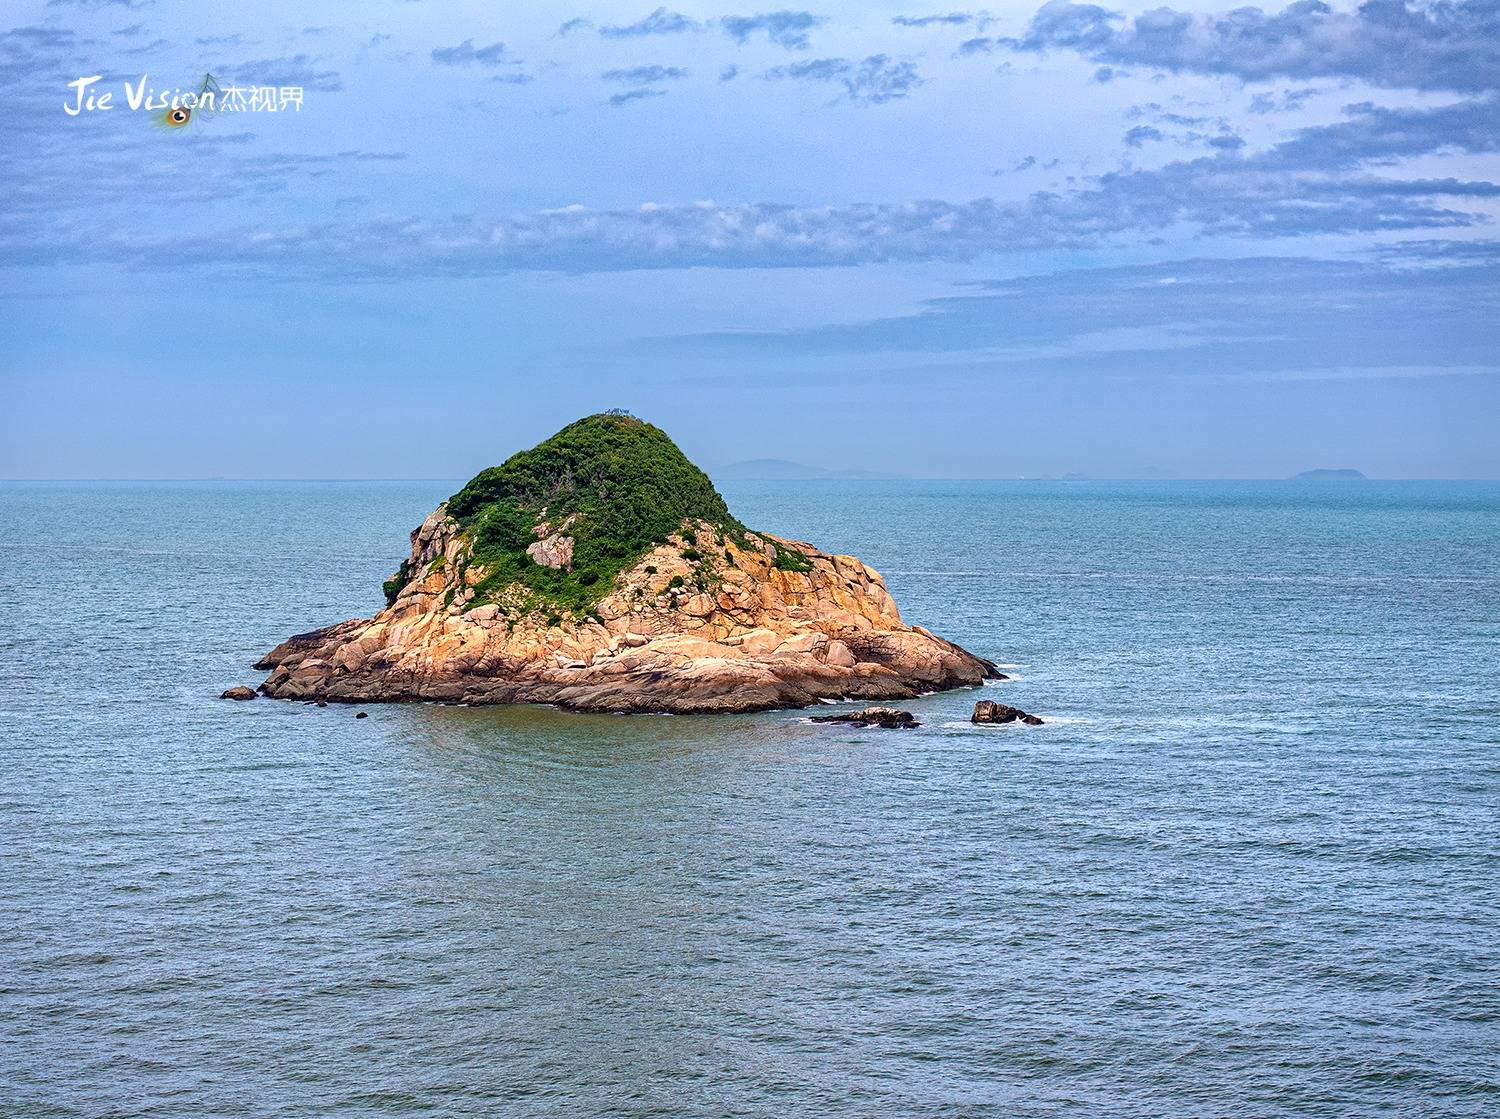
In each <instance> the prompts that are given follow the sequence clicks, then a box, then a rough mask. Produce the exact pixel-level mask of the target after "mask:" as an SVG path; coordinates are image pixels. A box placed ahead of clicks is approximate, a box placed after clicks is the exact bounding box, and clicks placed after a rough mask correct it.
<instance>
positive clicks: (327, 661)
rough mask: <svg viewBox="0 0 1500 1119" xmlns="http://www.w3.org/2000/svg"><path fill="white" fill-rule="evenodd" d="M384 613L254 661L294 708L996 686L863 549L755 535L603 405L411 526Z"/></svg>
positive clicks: (701, 700)
mask: <svg viewBox="0 0 1500 1119" xmlns="http://www.w3.org/2000/svg"><path fill="white" fill-rule="evenodd" d="M385 593H386V606H385V608H384V609H383V610H381V611H380V612H379V613H378V614H376V615H375V616H374V617H373V618H355V619H353V620H350V621H347V622H340V623H338V624H337V625H332V626H328V627H326V628H324V629H319V630H314V631H313V632H311V633H304V634H299V635H298V636H295V637H292V638H289V639H287V640H286V641H284V642H282V643H281V644H280V645H278V646H277V647H276V648H275V649H273V650H271V652H269V653H268V654H266V656H265V657H264V658H262V659H261V660H260V661H259V662H258V663H257V665H256V667H257V668H260V669H263V670H269V671H270V673H271V674H270V676H269V678H268V679H267V680H266V681H265V682H264V683H263V684H261V686H260V691H261V692H262V693H264V694H265V695H268V696H273V697H276V698H280V699H295V700H314V701H317V700H323V701H344V702H372V701H377V702H378V701H410V700H435V701H441V702H450V703H474V704H491V703H548V704H556V705H557V706H560V707H566V708H572V709H576V710H586V711H617V712H677V713H682V712H697V711H757V710H765V709H769V708H778V707H805V706H807V705H809V704H812V703H815V702H817V701H819V700H825V699H830V700H837V699H845V698H849V699H861V700H889V699H905V698H910V697H912V696H915V695H918V694H920V693H923V692H929V691H938V690H942V689H946V688H954V687H960V686H964V685H974V684H978V683H980V682H981V681H982V680H984V679H986V678H996V677H1000V676H1001V674H1000V673H999V672H998V671H997V670H996V668H995V666H994V665H993V664H992V663H990V662H989V661H987V660H984V659H983V658H981V657H977V656H975V655H973V654H972V653H969V652H967V651H966V650H964V649H961V648H959V647H958V646H957V645H955V644H953V643H952V642H950V641H945V640H943V639H942V638H941V637H938V636H937V635H935V634H933V633H929V632H928V631H927V630H925V629H923V628H922V627H920V626H909V625H907V624H906V623H905V622H903V621H902V619H901V614H900V612H899V611H898V610H897V608H896V604H895V602H894V601H893V600H892V598H891V596H890V594H889V593H888V592H887V591H886V587H885V582H884V580H882V579H881V577H880V575H879V574H877V573H876V572H874V571H872V570H871V569H870V568H868V567H866V566H865V565H864V564H863V563H861V562H860V561H859V560H857V559H855V558H854V557H853V556H836V555H826V554H824V553H823V552H820V551H818V550H817V549H816V548H814V547H812V546H811V545H809V544H804V543H800V542H797V541H792V540H783V539H781V538H780V537H776V536H771V535H769V534H767V533H763V532H756V531H753V530H751V529H749V528H746V527H745V526H744V525H742V524H741V523H740V522H739V521H737V520H736V519H735V518H734V517H733V516H732V515H731V514H730V512H729V509H728V507H727V506H726V505H725V503H724V499H723V498H722V497H720V496H719V494H718V492H717V491H716V490H715V489H714V487H713V484H712V482H710V481H709V479H708V478H707V477H706V476H705V475H704V474H703V472H702V471H700V470H699V469H698V468H697V467H695V466H694V465H693V464H692V463H691V462H689V461H688V459H687V458H686V457H685V456H684V455H683V454H682V452H681V451H680V450H678V448H677V446H676V444H674V443H673V442H672V440H671V439H670V438H668V437H667V435H666V433H665V432H663V431H661V430H660V429H659V428H656V427H654V426H652V425H651V424H648V423H645V422H644V421H642V420H639V419H636V418H635V417H633V416H630V415H627V414H621V413H608V414H601V415H596V416H589V417H587V418H585V419H582V420H579V421H577V422H576V423H573V424H570V425H569V426H568V427H566V428H564V429H563V430H562V431H560V432H558V433H557V434H556V435H554V436H553V437H552V438H550V439H548V440H546V441H545V442H543V443H541V444H539V445H538V446H536V447H534V448H532V449H531V450H529V451H523V452H521V453H519V454H516V455H513V456H512V457H511V458H510V459H508V460H507V461H506V462H505V463H503V464H502V465H500V466H496V467H491V468H490V469H488V470H485V471H483V472H481V473H480V474H478V475H477V476H476V477H474V478H473V479H472V480H471V481H470V482H469V483H468V485H466V486H464V487H463V489H461V490H459V492H458V493H456V494H454V495H453V496H452V497H451V498H449V499H448V500H447V501H446V502H444V503H443V504H441V505H439V506H438V508H437V509H436V510H434V511H433V512H432V514H431V515H430V516H428V518H427V519H426V520H425V521H423V522H422V524H421V525H420V526H419V527H418V528H417V529H416V530H415V531H414V532H412V534H411V554H410V555H409V556H408V557H407V558H406V560H405V561H403V562H402V564H401V567H400V570H399V571H397V572H396V574H395V575H394V576H392V578H391V579H390V580H389V581H387V583H386V584H385Z"/></svg>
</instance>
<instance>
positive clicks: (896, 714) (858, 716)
mask: <svg viewBox="0 0 1500 1119" xmlns="http://www.w3.org/2000/svg"><path fill="white" fill-rule="evenodd" d="M812 721H813V722H815V723H846V724H848V725H849V726H854V727H882V728H883V729H885V730H905V729H907V728H909V727H919V726H921V725H922V724H921V723H919V722H917V717H916V716H915V715H913V714H912V713H911V712H910V711H902V710H900V709H899V708H895V707H866V708H865V709H864V710H863V711H847V712H844V713H843V714H840V715H814V716H813V720H812Z"/></svg>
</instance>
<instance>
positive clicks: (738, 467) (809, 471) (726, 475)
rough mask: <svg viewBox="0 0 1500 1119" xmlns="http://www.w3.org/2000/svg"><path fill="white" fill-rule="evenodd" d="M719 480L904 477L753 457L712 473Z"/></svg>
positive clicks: (799, 480)
mask: <svg viewBox="0 0 1500 1119" xmlns="http://www.w3.org/2000/svg"><path fill="white" fill-rule="evenodd" d="M712 474H713V476H714V477H715V478H722V479H724V480H726V481H731V482H733V481H774V482H783V481H785V482H805V481H809V480H811V479H814V478H899V477H901V475H900V474H883V473H881V472H879V471H876V470H829V469H826V468H824V467H821V466H808V465H807V464H806V463H803V462H789V461H787V460H786V459H784V458H753V459H746V460H745V461H744V462H731V463H730V464H729V465H727V466H721V467H719V468H718V469H717V470H714V471H712Z"/></svg>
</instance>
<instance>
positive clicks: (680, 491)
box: [387, 413, 806, 614]
mask: <svg viewBox="0 0 1500 1119" xmlns="http://www.w3.org/2000/svg"><path fill="white" fill-rule="evenodd" d="M448 512H449V514H450V515H451V516H452V517H453V518H454V519H455V520H457V521H458V523H459V525H460V526H461V527H462V528H463V530H464V532H465V533H466V534H467V535H468V537H469V540H470V544H471V559H472V562H474V563H476V564H481V565H483V567H484V568H485V576H484V579H483V580H482V581H481V582H480V583H479V584H478V585H477V586H476V587H475V597H474V602H475V603H480V602H489V601H495V600H496V599H497V597H498V596H499V595H500V594H501V592H503V591H504V590H505V589H506V588H507V587H509V586H511V585H512V584H520V585H521V586H523V587H525V588H527V589H528V590H529V591H530V592H531V593H532V595H533V596H534V597H535V599H536V600H537V601H538V602H539V603H540V602H545V603H547V604H549V605H550V606H552V607H558V608H562V609H565V610H568V611H571V612H573V613H576V614H585V613H587V612H588V611H589V610H591V609H592V608H593V606H594V605H595V604H596V603H597V602H598V601H599V599H600V598H602V597H604V595H606V594H608V593H609V591H610V589H611V588H612V587H613V585H614V581H615V576H617V575H618V574H619V573H620V572H621V571H624V570H626V569H628V568H629V567H631V566H632V565H634V564H635V563H636V562H637V561H638V560H639V559H640V557H641V556H643V555H644V554H645V553H646V552H648V551H649V550H650V549H651V548H653V547H654V546H656V545H658V544H663V543H666V542H667V538H668V537H669V536H670V535H672V534H673V533H677V532H680V531H682V529H683V522H684V521H706V522H708V523H709V524H712V525H715V526H717V527H718V528H720V529H721V531H723V532H725V533H727V534H729V535H731V536H732V537H735V538H738V539H741V540H743V539H744V537H745V535H746V529H745V527H744V526H743V525H742V524H740V523H739V522H738V521H737V520H735V519H734V517H733V516H731V515H730V512H729V508H728V506H727V505H725V504H724V499H723V498H722V497H720V496H719V493H718V491H717V490H715V489H714V486H713V483H712V482H711V481H709V479H708V476H707V475H706V474H704V473H703V471H701V470H699V469H698V468H697V467H696V466H694V465H693V464H692V463H691V462H690V461H688V459H687V457H686V456H685V455H684V454H683V453H682V452H681V451H680V450H679V449H678V448H677V445H676V444H675V443H673V442H672V440H671V438H670V437H668V435H667V434H666V432H664V431H662V430H661V429H660V428H658V427H655V426H653V425H652V424H649V423H646V422H645V421H643V420H639V419H636V418H635V417H634V416H630V415H627V414H622V413H601V414H599V415H594V416H588V417H586V418H584V419H581V420H578V421H577V422H576V423H571V424H569V425H568V426H567V427H565V428H563V429H562V430H561V431H559V432H558V433H557V434H556V435H554V436H552V438H550V439H547V440H545V441H544V442H542V443H539V444H537V446H535V447H533V448H532V449H531V450H529V451H521V452H520V453H518V454H514V455H512V456H511V457H510V458H508V459H506V460H505V462H503V463H502V464H501V465H499V466H493V467H490V468H489V469H488V470H483V471H481V472H480V473H479V474H477V475H475V477H474V478H473V479H472V480H471V481H470V482H469V483H468V485H466V486H464V488H463V489H461V490H459V491H458V493H456V494H454V495H453V497H452V498H450V499H449V501H448ZM543 526H545V527H546V528H547V530H548V531H549V532H551V533H559V534H563V533H565V534H566V536H568V537H569V538H571V540H572V553H571V557H570V559H569V561H568V562H567V563H566V564H563V565H560V566H549V565H544V564H539V563H537V562H535V560H533V558H532V556H531V555H530V554H528V552H527V548H528V547H531V546H532V545H535V544H536V543H537V541H538V539H540V536H545V535H547V533H546V532H543V533H541V534H540V536H539V534H538V529H539V528H540V527H543ZM564 526H566V527H564ZM686 539H687V540H688V546H687V547H686V548H685V549H684V551H683V553H682V554H683V556H684V558H689V559H691V558H692V557H693V556H697V555H698V552H697V549H696V548H695V547H694V546H693V545H694V543H695V542H696V540H695V538H693V537H692V536H691V535H689V536H688V537H687V538H686ZM787 552H788V549H784V548H782V549H778V559H779V558H780V556H782V555H785V554H787ZM690 553H691V554H692V555H691V556H690ZM797 559H799V560H800V559H802V557H801V556H798V557H797ZM803 562H804V563H805V562H806V561H803ZM792 570H796V569H795V568H793V569H792ZM399 578H400V580H401V582H402V583H404V581H405V577H404V575H403V576H400V577H399ZM395 589H396V590H397V591H399V589H400V584H399V583H398V585H397V586H396V588H395ZM387 593H388V594H390V593H391V591H390V588H389V586H388V587H387ZM392 597H394V596H393V595H392Z"/></svg>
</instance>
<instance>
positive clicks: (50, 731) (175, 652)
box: [0, 482, 1500, 1119]
mask: <svg viewBox="0 0 1500 1119" xmlns="http://www.w3.org/2000/svg"><path fill="white" fill-rule="evenodd" d="M455 488H456V483H441V482H438V483H348V484H342V483H326V484H319V483H302V484H281V483H201V484H197V483H194V484H124V483H121V484H88V485H85V484H5V485H3V486H0V560H3V563H4V566H5V578H4V579H3V580H0V751H3V752H0V881H3V891H0V921H3V924H4V932H3V936H0V1114H4V1115H6V1116H28V1117H31V1116H52V1115H59V1116H61V1115H70V1116H71V1115H78V1116H105V1115H109V1116H127V1115H131V1116H133V1115H142V1116H172V1117H176V1116H302V1115H308V1116H325V1115H340V1116H343V1115H351V1116H352V1115H361V1116H362V1115H414V1114H433V1115H445V1116H446V1115H491V1114H504V1115H508V1116H578V1115H609V1116H647V1115H652V1116H669V1115H670V1116H705V1117H708V1116H713V1117H721V1116H777V1117H783V1116H789V1115H817V1116H900V1117H908V1116H953V1117H958V1116H965V1117H967V1116H995V1117H1001V1116H1004V1117H1032V1116H1059V1117H1061V1116H1069V1117H1073V1116H1108V1117H1111V1119H1117V1117H1122V1116H1365V1115H1370V1116H1374V1115H1381V1116H1411V1115H1417V1114H1421V1115H1430V1116H1491V1115H1494V1114H1496V1113H1497V1112H1500V839H1497V822H1500V673H1497V671H1496V665H1495V662H1496V653H1497V645H1500V485H1497V484H1489V483H1353V484H1351V483H1292V482H1284V483H1275V482H1271V483H1249V482H1246V483H1235V482H1218V483H1187V482H1178V483H1103V482H1078V483H1061V482H1051V483H1046V482H1036V483H1027V482H824V483H735V484H731V485H729V486H725V487H723V489H724V492H725V494H726V496H727V497H728V498H729V501H730V504H731V507H732V508H733V509H734V510H735V511H736V513H737V514H738V515H739V516H740V517H741V518H742V519H743V520H744V521H746V522H747V523H749V524H751V525H753V526H756V527H759V528H764V529H766V530H768V531H772V532H777V533H781V534H783V535H790V536H796V537H800V538H804V539H808V540H811V541H813V542H814V543H817V544H818V545H820V546H822V547H824V548H827V549H829V550H834V551H847V552H852V553H855V554H857V555H859V556H861V557H862V558H863V559H865V560H866V561H867V562H868V563H870V564H871V565H872V566H874V567H876V568H877V569H879V570H881V571H882V572H883V573H884V574H885V575H886V577H887V580H888V583H889V585H890V587H891V589H892V591H893V593H894V594H895V596H896V599H897V601H898V602H899V603H900V604H901V606H902V608H903V611H904V613H905V615H906V617H907V619H908V620H909V621H914V622H918V623H920V624H923V625H926V626H928V627H930V628H932V629H934V630H935V631H937V632H939V633H942V634H944V635H945V636H948V637H951V638H953V639H955V640H957V641H959V642H961V643H962V644H964V645H966V646H968V647H970V648H972V649H974V650H975V651H977V652H980V653H982V654H983V655H985V656H988V657H991V658H993V659H995V660H996V661H998V662H1001V663H1002V664H1005V665H1007V666H1014V667H1011V668H1008V669H1007V671H1010V672H1012V674H1013V675H1014V676H1015V679H1013V680H1011V681H1008V682H1004V683H999V684H995V685H991V686H988V687H986V688H984V689H978V690H969V691H960V692H954V693H949V694H944V695H938V696H931V697H926V698H923V699H921V700H917V701H914V702H913V703H911V704H909V705H908V706H909V707H910V708H911V709H912V710H914V711H916V712H917V713H918V714H919V717H920V718H921V719H922V720H923V726H922V727H921V728H920V729H918V730H916V731H912V732H892V731H879V730H868V731H858V730H849V729H842V728H831V727H828V726H814V725H811V724H809V723H808V722H807V721H806V718H805V715H804V714H802V713H797V712H780V713H770V714H764V715H756V716H744V717H719V718H667V717H633V718H632V717H598V716H583V715H569V714H566V713H562V712H557V711H553V710H549V709H535V708H518V709H507V710H471V709H457V708H444V707H435V706H415V705H414V706H391V707H379V706H375V707H370V708H366V710H368V711H369V717H368V718H367V719H363V720H356V719H355V718H354V714H355V713H354V711H353V710H350V709H349V708H345V707H337V706H334V707H329V708H326V709H318V708H314V707H309V706H303V705H291V704H283V703H277V702H273V701H269V700H263V699H262V700H257V701H255V702H253V703H245V704H235V703H227V702H221V701H219V700H217V699H215V698H214V697H215V696H217V694H218V693H219V691H221V690H222V689H223V688H224V687H226V686H228V685H230V684H233V683H238V682H246V683H255V682H258V679H259V676H258V675H257V674H256V673H254V672H252V671H251V670H250V669H249V667H248V665H249V663H250V662H251V661H252V660H254V659H255V658H256V657H257V656H259V655H260V654H261V653H263V652H264V651H265V650H266V649H268V648H269V647H270V646H271V645H273V644H275V643H276V642H277V641H279V640H280V639H282V638H283V637H285V636H286V635H288V634H290V633H293V632H299V631H302V630H306V629H308V628H311V627H312V626H315V625H321V624H325V623H328V622H332V621H336V620H339V619H342V618H345V617H348V616H352V615H355V614H363V613H368V612H370V611H372V610H373V609H374V608H375V607H377V606H378V604H379V601H380V592H379V584H380V581H381V580H382V579H383V578H384V577H386V576H387V575H388V574H389V573H390V572H391V571H392V570H393V569H394V567H395V566H396V563H397V561H398V560H399V559H400V558H401V557H402V556H403V555H404V554H405V550H406V533H407V531H408V530H409V529H411V528H412V527H413V526H415V525H416V524H417V523H418V522H419V521H420V519H421V518H422V517H423V516H424V515H425V514H426V513H427V512H428V511H429V510H430V509H431V507H432V506H433V505H435V504H436V502H437V501H438V500H440V499H441V498H442V497H444V496H446V495H447V494H448V493H450V492H452V491H453V490H454V489H455ZM980 697H994V698H998V699H1002V700H1004V701H1006V702H1009V703H1013V704H1015V705H1017V706H1020V707H1023V708H1025V709H1027V710H1030V711H1035V712H1037V713H1039V714H1041V715H1042V716H1043V717H1044V718H1046V719H1047V723H1046V725H1044V726H1041V727H1030V728H1028V727H1017V726H1007V727H993V728H977V727H973V726H971V725H970V724H969V723H968V722H967V721H966V719H967V715H968V712H969V710H970V708H971V707H972V704H973V702H974V700H975V699H976V698H980Z"/></svg>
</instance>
